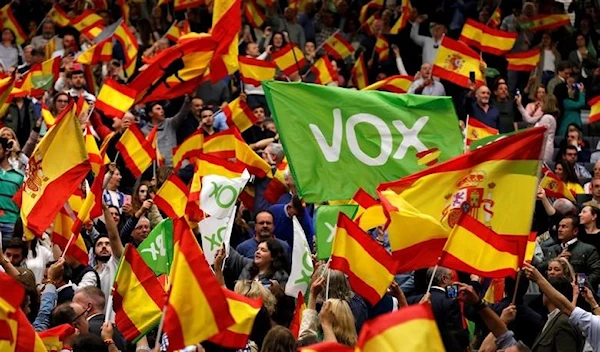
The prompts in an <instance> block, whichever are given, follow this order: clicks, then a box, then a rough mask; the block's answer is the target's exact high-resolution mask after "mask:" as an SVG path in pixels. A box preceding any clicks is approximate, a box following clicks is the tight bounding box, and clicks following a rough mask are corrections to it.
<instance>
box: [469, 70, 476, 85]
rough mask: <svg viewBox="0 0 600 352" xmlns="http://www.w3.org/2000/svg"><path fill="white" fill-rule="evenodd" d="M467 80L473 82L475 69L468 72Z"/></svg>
mask: <svg viewBox="0 0 600 352" xmlns="http://www.w3.org/2000/svg"><path fill="white" fill-rule="evenodd" d="M469 80H470V81H471V82H473V83H475V71H471V72H469Z"/></svg>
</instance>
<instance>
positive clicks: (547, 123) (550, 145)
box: [515, 94, 560, 161]
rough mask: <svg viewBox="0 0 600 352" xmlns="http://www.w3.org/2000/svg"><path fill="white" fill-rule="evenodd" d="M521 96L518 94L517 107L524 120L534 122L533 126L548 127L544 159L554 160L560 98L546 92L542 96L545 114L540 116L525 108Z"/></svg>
mask: <svg viewBox="0 0 600 352" xmlns="http://www.w3.org/2000/svg"><path fill="white" fill-rule="evenodd" d="M521 100H522V99H521V96H520V95H517V97H516V98H515V101H516V102H517V107H518V108H519V112H520V113H521V116H523V120H525V121H526V122H527V123H532V124H534V125H533V127H540V126H544V127H546V148H545V149H544V160H545V161H552V156H553V154H554V135H555V134H556V119H557V118H558V116H559V115H560V110H559V109H558V100H556V97H555V96H554V95H552V94H546V95H545V96H544V97H543V98H542V111H543V113H544V114H543V115H542V116H540V117H535V116H531V115H530V114H529V113H528V112H527V111H526V110H525V108H523V104H522V102H521Z"/></svg>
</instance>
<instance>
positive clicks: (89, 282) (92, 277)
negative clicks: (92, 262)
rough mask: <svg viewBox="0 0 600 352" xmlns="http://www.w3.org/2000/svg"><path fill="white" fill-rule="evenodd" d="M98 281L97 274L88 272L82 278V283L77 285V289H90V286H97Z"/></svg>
mask: <svg viewBox="0 0 600 352" xmlns="http://www.w3.org/2000/svg"><path fill="white" fill-rule="evenodd" d="M97 285H98V280H97V279H96V274H95V273H94V272H93V271H88V272H87V273H85V275H83V277H82V278H81V282H80V283H79V285H77V288H82V287H88V286H97Z"/></svg>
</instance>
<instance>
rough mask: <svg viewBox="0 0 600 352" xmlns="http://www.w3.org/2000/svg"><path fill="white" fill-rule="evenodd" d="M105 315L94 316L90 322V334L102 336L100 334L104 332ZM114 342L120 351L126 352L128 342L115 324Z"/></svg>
mask: <svg viewBox="0 0 600 352" xmlns="http://www.w3.org/2000/svg"><path fill="white" fill-rule="evenodd" d="M104 317H105V316H104V314H98V315H94V316H93V317H91V318H90V319H89V320H88V330H89V331H90V333H92V334H94V335H98V336H100V332H102V324H104ZM113 331H114V335H113V341H114V342H115V346H117V348H118V349H119V351H125V347H126V346H127V342H126V341H125V338H124V337H123V335H121V332H120V331H119V329H117V327H116V326H115V325H114V324H113Z"/></svg>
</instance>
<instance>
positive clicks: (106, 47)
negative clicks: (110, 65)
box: [75, 37, 113, 65]
mask: <svg viewBox="0 0 600 352" xmlns="http://www.w3.org/2000/svg"><path fill="white" fill-rule="evenodd" d="M112 53H113V42H112V37H108V38H106V39H104V40H102V41H100V42H99V43H97V44H94V45H92V46H91V47H89V48H88V49H87V50H86V51H84V52H83V53H81V55H79V57H78V58H77V59H75V62H78V63H80V64H84V65H96V64H99V63H101V62H106V61H110V60H111V59H112Z"/></svg>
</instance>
